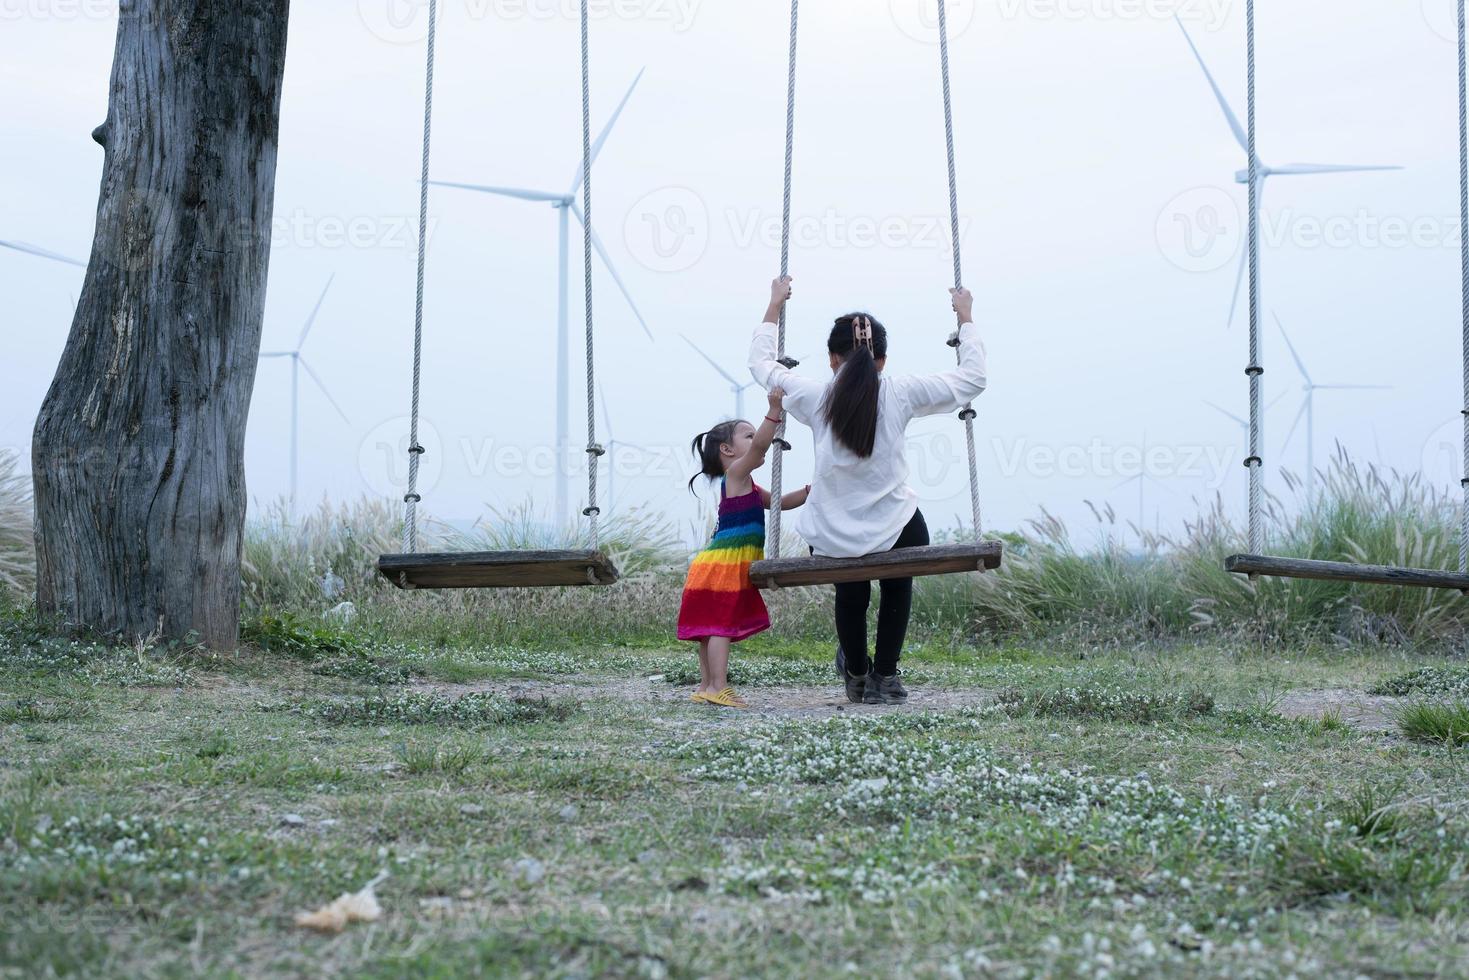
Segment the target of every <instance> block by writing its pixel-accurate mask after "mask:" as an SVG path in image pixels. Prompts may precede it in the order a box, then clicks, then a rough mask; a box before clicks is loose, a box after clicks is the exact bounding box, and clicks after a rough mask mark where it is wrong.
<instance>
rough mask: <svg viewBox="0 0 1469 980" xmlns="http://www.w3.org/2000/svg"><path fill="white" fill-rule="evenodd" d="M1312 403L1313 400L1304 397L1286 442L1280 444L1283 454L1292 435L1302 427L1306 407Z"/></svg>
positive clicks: (1286, 436) (1287, 434)
mask: <svg viewBox="0 0 1469 980" xmlns="http://www.w3.org/2000/svg"><path fill="white" fill-rule="evenodd" d="M1310 404H1311V401H1310V399H1309V398H1307V399H1303V400H1302V401H1301V408H1300V410H1299V411H1298V412H1296V417H1295V421H1293V422H1291V424H1290V429H1289V431H1287V432H1286V434H1285V442H1282V443H1281V444H1280V452H1281V455H1285V450H1286V448H1287V447H1288V446H1289V445H1290V441H1291V437H1293V436H1294V435H1295V434H1296V429H1297V428H1299V427H1300V424H1301V419H1303V418H1305V417H1306V409H1307V408H1308V407H1309V406H1310Z"/></svg>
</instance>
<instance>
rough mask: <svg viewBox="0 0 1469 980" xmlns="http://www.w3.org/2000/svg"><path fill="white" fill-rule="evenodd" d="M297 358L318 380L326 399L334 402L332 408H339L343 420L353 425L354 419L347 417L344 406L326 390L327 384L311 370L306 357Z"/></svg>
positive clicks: (317, 382) (312, 376)
mask: <svg viewBox="0 0 1469 980" xmlns="http://www.w3.org/2000/svg"><path fill="white" fill-rule="evenodd" d="M297 360H298V361H300V362H301V366H302V367H303V368H305V369H306V373H307V374H309V375H310V376H311V380H312V381H315V382H316V387H318V388H320V389H321V393H322V394H323V395H325V396H326V400H327V401H329V402H331V403H332V408H335V409H336V410H337V414H338V415H340V416H341V417H342V421H343V422H346V423H347V424H348V425H351V424H352V420H351V419H349V418H347V413H346V412H344V411H342V406H340V405H338V404H337V400H336V399H335V398H333V397H332V393H331V392H329V391H327V390H326V385H325V384H323V383H322V380H321V378H319V377H317V374H316V372H315V371H313V370H311V365H310V364H307V363H306V358H304V357H298V358H297Z"/></svg>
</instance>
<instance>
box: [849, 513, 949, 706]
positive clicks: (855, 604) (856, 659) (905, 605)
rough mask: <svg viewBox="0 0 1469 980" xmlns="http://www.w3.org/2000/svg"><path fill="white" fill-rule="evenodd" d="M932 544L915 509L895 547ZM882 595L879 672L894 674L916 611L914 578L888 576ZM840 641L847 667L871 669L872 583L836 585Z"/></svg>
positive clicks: (854, 670)
mask: <svg viewBox="0 0 1469 980" xmlns="http://www.w3.org/2000/svg"><path fill="white" fill-rule="evenodd" d="M926 544H928V524H927V523H925V522H924V520H923V512H922V511H914V513H913V519H912V520H910V521H909V522H908V524H907V526H906V527H904V528H903V533H902V534H900V535H898V540H897V541H896V542H895V543H894V544H893V547H894V548H920V547H922V546H924V545H926ZM878 587H879V589H880V591H881V594H882V595H881V598H880V599H879V600H878V604H877V656H876V657H875V658H874V659H875V661H876V663H875V666H876V668H877V672H878V673H879V674H881V675H882V676H884V677H891V676H892V675H893V674H895V673H897V672H898V658H899V657H901V656H902V655H903V639H904V638H905V637H906V636H907V635H908V614H909V613H910V612H912V610H913V580H912V579H911V578H887V579H883V580H882V581H880V582H879V583H878ZM836 589H837V598H836V622H837V641H838V642H839V643H841V645H842V650H843V651H844V652H845V653H846V656H847V670H848V671H849V672H850V673H853V674H865V673H867V671H868V659H867V607H868V605H870V604H871V602H872V583H871V582H843V583H841V584H840V585H838V586H837V587H836Z"/></svg>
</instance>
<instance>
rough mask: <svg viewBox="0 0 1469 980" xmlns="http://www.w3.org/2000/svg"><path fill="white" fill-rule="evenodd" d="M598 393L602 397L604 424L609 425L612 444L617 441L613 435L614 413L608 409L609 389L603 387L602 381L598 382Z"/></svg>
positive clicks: (608, 433)
mask: <svg viewBox="0 0 1469 980" xmlns="http://www.w3.org/2000/svg"><path fill="white" fill-rule="evenodd" d="M597 394H598V395H599V396H600V397H601V399H602V424H603V425H605V426H607V442H608V444H609V445H610V444H611V443H614V442H616V441H617V439H616V438H615V437H614V436H613V435H612V413H610V412H608V411H607V389H606V388H604V387H602V382H600V381H598V382H597Z"/></svg>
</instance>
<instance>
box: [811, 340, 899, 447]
mask: <svg viewBox="0 0 1469 980" xmlns="http://www.w3.org/2000/svg"><path fill="white" fill-rule="evenodd" d="M826 349H827V352H828V353H831V354H835V355H837V356H838V357H840V358H841V359H842V366H841V367H840V368H838V369H837V376H836V380H835V381H833V382H832V383H831V387H830V388H828V389H826V399H825V400H824V401H823V402H822V404H821V412H822V414H823V415H824V416H825V417H826V424H827V425H829V426H831V432H832V435H834V436H835V437H836V440H837V442H839V443H841V444H842V445H843V446H846V447H847V448H848V449H850V450H851V451H852V452H854V453H856V454H857V455H858V456H859V457H861V458H862V459H866V458H867V457H869V456H871V455H872V447H873V445H874V444H875V443H876V442H877V403H878V392H879V391H881V390H882V379H881V376H880V375H879V373H878V370H877V362H878V361H880V360H881V359H882V358H884V357H887V356H888V332H887V328H885V327H884V326H883V325H882V324H881V323H878V322H877V320H876V319H875V318H873V317H871V316H868V315H867V314H866V313H848V314H847V315H846V316H839V317H837V319H836V323H834V324H833V325H832V328H831V335H830V336H829V337H827V338H826Z"/></svg>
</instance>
